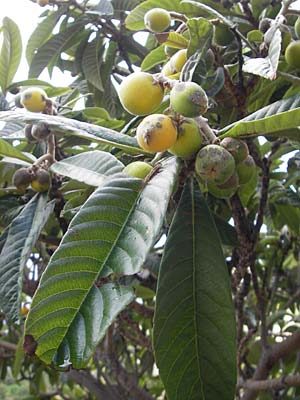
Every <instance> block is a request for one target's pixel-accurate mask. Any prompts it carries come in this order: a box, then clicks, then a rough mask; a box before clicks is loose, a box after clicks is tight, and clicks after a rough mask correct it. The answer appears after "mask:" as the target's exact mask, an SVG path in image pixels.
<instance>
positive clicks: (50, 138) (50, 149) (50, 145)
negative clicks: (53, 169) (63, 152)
mask: <svg viewBox="0 0 300 400" xmlns="http://www.w3.org/2000/svg"><path fill="white" fill-rule="evenodd" d="M48 154H49V155H51V157H52V159H53V162H55V136H54V134H53V133H51V134H50V135H49V136H48Z"/></svg>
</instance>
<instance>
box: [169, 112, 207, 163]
mask: <svg viewBox="0 0 300 400" xmlns="http://www.w3.org/2000/svg"><path fill="white" fill-rule="evenodd" d="M177 131H178V135H177V140H176V142H175V144H174V145H173V146H172V147H170V148H169V152H170V153H172V154H174V155H176V156H177V157H181V158H185V159H189V158H191V157H192V156H193V155H194V154H195V153H196V152H197V151H198V150H199V149H200V147H201V144H202V136H201V133H200V131H199V127H198V125H197V123H196V122H195V121H194V120H193V119H185V120H184V121H183V122H182V123H181V124H180V125H179V126H178V128H177Z"/></svg>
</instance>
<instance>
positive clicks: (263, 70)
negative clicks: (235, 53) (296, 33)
mask: <svg viewBox="0 0 300 400" xmlns="http://www.w3.org/2000/svg"><path fill="white" fill-rule="evenodd" d="M280 53H281V32H280V30H279V29H276V30H275V32H273V37H272V40H271V43H270V46H269V51H268V56H267V57H265V58H249V59H248V60H246V61H245V63H244V65H243V71H244V72H248V73H250V74H254V75H259V76H262V77H263V78H266V79H270V80H274V79H276V77H277V68H278V62H279V57H280Z"/></svg>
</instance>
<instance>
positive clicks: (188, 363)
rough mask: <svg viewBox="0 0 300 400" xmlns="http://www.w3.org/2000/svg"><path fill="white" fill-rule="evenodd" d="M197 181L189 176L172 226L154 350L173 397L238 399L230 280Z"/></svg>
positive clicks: (161, 279)
mask: <svg viewBox="0 0 300 400" xmlns="http://www.w3.org/2000/svg"><path fill="white" fill-rule="evenodd" d="M197 186H198V185H197V184H196V182H193V181H192V180H188V181H187V183H186V185H185V188H184V191H183V194H182V197H181V199H180V202H179V205H178V208H177V211H176V213H175V216H174V219H173V222H172V224H171V227H170V230H169V234H168V238H167V242H166V246H165V250H164V255H163V259H162V263H161V267H160V272H159V278H158V289H157V299H156V310H155V317H154V333H153V336H154V337H153V341H154V351H155V356H156V362H157V365H158V368H159V371H160V377H161V379H162V381H163V383H164V386H165V389H166V392H167V396H168V399H169V400H181V399H186V400H216V399H222V400H232V399H233V398H234V393H235V383H236V354H235V353H236V350H235V346H236V342H235V336H236V326H235V319H234V308H233V304H232V299H231V290H230V280H229V274H228V271H227V267H226V264H225V261H224V256H223V253H222V248H221V245H220V239H219V235H218V232H217V230H216V227H215V224H214V220H213V218H212V216H211V214H210V211H209V208H208V207H207V204H206V202H205V200H204V198H203V196H202V195H201V193H200V191H199V189H198V187H197ZM178 249H180V251H179V250H178Z"/></svg>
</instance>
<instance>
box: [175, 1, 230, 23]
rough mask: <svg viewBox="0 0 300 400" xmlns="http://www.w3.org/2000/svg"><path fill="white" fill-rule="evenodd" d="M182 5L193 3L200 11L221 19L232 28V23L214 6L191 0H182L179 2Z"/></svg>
mask: <svg viewBox="0 0 300 400" xmlns="http://www.w3.org/2000/svg"><path fill="white" fill-rule="evenodd" d="M181 4H182V5H188V4H190V5H193V6H194V7H198V8H200V9H201V10H202V11H204V12H205V13H206V14H208V15H212V16H214V17H215V18H218V19H219V20H221V21H222V22H223V23H224V24H225V25H227V26H228V27H229V28H234V26H235V25H234V23H233V22H232V21H231V20H230V19H228V18H225V17H224V15H222V14H221V13H219V12H218V11H217V10H215V9H214V8H212V7H210V6H207V5H206V4H203V3H198V2H197V1H191V0H183V1H182V2H181Z"/></svg>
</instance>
